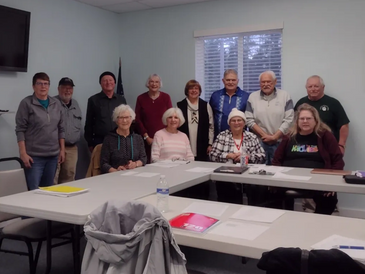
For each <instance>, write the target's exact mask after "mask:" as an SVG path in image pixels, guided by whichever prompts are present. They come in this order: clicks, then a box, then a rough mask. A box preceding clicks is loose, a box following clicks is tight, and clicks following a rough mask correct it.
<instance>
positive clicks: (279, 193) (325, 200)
mask: <svg viewBox="0 0 365 274" xmlns="http://www.w3.org/2000/svg"><path fill="white" fill-rule="evenodd" d="M287 190H290V189H289V188H276V189H275V192H273V193H270V200H274V201H279V203H276V205H274V206H272V207H275V208H278V207H279V204H280V205H281V206H282V201H284V200H287V197H286V195H285V192H286V191H287ZM298 191H299V192H301V193H302V194H303V195H301V196H302V197H304V198H312V199H313V200H314V202H315V203H316V210H315V211H314V213H318V214H326V215H331V214H332V213H333V211H334V210H335V208H336V205H337V202H338V199H337V193H335V194H334V196H329V197H326V196H324V193H327V192H328V191H317V190H302V189H298ZM289 199H290V198H289ZM290 201H292V202H293V203H294V199H290ZM280 208H282V207H280Z"/></svg>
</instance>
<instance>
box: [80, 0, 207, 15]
mask: <svg viewBox="0 0 365 274" xmlns="http://www.w3.org/2000/svg"><path fill="white" fill-rule="evenodd" d="M75 1H78V2H82V3H85V4H88V5H92V6H95V7H98V8H101V9H105V10H109V11H112V12H116V13H124V12H131V11H139V10H149V9H157V8H163V7H171V6H178V5H185V4H191V3H198V2H207V1H214V0H75Z"/></svg>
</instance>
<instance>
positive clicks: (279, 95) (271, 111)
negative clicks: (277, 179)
mask: <svg viewBox="0 0 365 274" xmlns="http://www.w3.org/2000/svg"><path fill="white" fill-rule="evenodd" d="M259 81H260V88H261V90H258V91H255V92H253V93H251V94H250V97H249V98H248V101H247V108H246V113H245V114H246V117H247V126H248V127H249V128H250V129H251V130H252V131H253V132H255V133H256V134H257V135H258V136H259V137H260V138H261V140H262V144H263V148H264V150H265V154H266V164H267V165H271V160H272V158H273V157H274V153H275V150H276V148H277V147H278V145H279V141H280V139H281V137H282V136H283V135H284V134H285V133H286V132H287V131H288V129H289V127H290V125H291V123H292V121H293V118H294V110H293V101H292V99H291V98H290V95H289V94H288V93H287V92H286V91H285V90H281V89H277V88H276V87H275V86H276V82H277V81H276V75H275V73H274V72H273V71H271V70H269V71H265V72H263V73H261V74H260V76H259Z"/></svg>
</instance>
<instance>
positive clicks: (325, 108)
mask: <svg viewBox="0 0 365 274" xmlns="http://www.w3.org/2000/svg"><path fill="white" fill-rule="evenodd" d="M319 109H320V110H322V111H329V110H330V108H329V107H328V106H327V105H322V106H321V107H320V108H319Z"/></svg>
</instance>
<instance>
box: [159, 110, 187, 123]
mask: <svg viewBox="0 0 365 274" xmlns="http://www.w3.org/2000/svg"><path fill="white" fill-rule="evenodd" d="M174 114H176V116H177V117H178V118H179V120H180V123H179V127H181V126H182V125H183V124H184V123H185V118H184V115H183V113H182V111H181V109H179V108H177V107H176V108H169V109H168V110H166V111H165V113H164V114H163V115H162V123H163V124H164V125H165V126H167V122H166V120H167V118H169V117H171V116H172V115H174Z"/></svg>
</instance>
